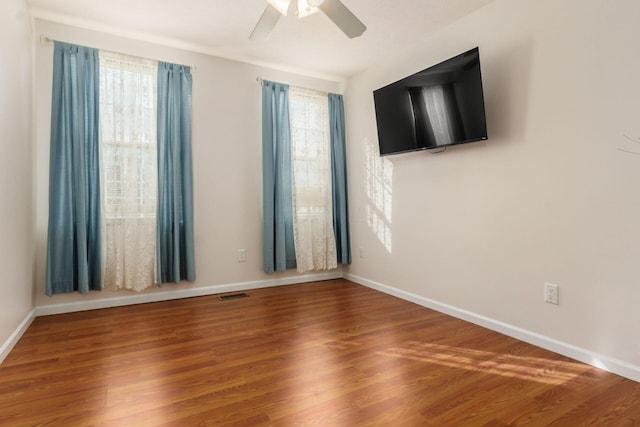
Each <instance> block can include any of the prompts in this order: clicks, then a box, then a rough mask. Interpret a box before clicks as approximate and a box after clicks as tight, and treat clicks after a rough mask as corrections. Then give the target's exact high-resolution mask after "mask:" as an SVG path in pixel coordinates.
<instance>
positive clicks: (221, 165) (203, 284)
mask: <svg viewBox="0 0 640 427" xmlns="http://www.w3.org/2000/svg"><path fill="white" fill-rule="evenodd" d="M36 32H37V34H38V36H39V35H41V34H42V35H45V36H48V37H50V38H53V39H57V40H60V41H66V42H71V43H77V44H82V45H85V46H91V47H96V48H100V49H106V50H112V51H117V52H123V53H128V54H132V55H138V56H143V57H148V58H154V59H159V60H164V61H170V62H176V63H181V64H188V65H195V67H196V70H195V73H194V78H193V80H194V83H193V135H192V147H193V156H194V165H193V168H194V199H195V206H194V208H195V234H196V236H195V250H196V276H197V280H196V282H194V283H192V284H188V283H186V282H183V283H182V284H179V285H174V284H165V285H163V287H162V288H160V289H158V288H154V289H149V290H145V291H144V292H142V293H141V294H136V293H134V292H129V291H122V292H117V293H112V292H107V291H103V292H92V293H90V294H89V295H80V294H66V295H55V296H53V297H47V296H45V295H44V289H45V266H46V239H47V215H48V170H49V139H50V138H49V132H50V116H51V84H52V83H51V75H52V67H53V65H52V58H53V47H52V46H47V45H42V44H40V43H38V46H37V49H36V73H37V74H36V82H35V85H36V105H37V117H36V138H37V148H36V150H37V153H36V157H37V158H36V161H37V190H38V194H37V205H36V206H37V245H38V246H37V291H36V298H37V306H38V313H39V314H46V313H51V312H58V311H66V310H75V309H82V308H92V307H100V306H103V305H112V303H114V301H115V303H116V304H120V303H125V304H126V303H130V302H140V301H143V300H144V301H150V300H153V299H155V298H157V299H164V298H172V297H180V296H188V295H197V294H206V293H216V292H221V291H224V290H228V289H230V287H229V286H227V285H230V286H232V287H233V286H234V285H235V286H236V287H239V288H247V287H251V286H262V285H265V284H276V283H286V282H287V280H289V281H301V280H307V279H312V278H314V279H315V278H318V279H319V278H321V277H325V275H306V276H304V277H301V276H298V275H297V274H296V273H295V270H294V271H289V272H286V273H280V274H265V273H264V272H263V271H262V213H261V209H262V178H261V176H262V175H261V173H262V172H261V167H262V166H261V158H262V152H261V138H262V136H261V135H262V134H261V88H260V86H259V84H258V83H257V81H256V78H257V77H261V78H264V79H268V80H274V81H280V82H285V83H290V84H294V85H300V86H305V87H311V88H315V89H319V90H324V91H333V92H336V91H338V90H339V89H340V87H339V84H338V83H336V82H328V81H322V80H317V79H313V78H308V77H303V76H297V75H292V74H289V73H285V72H280V71H276V70H271V69H267V68H262V67H258V66H253V65H248V64H243V63H239V62H234V61H229V60H225V59H220V58H214V57H211V56H206V55H201V54H195V53H191V52H187V51H183V50H177V49H172V48H166V47H162V46H160V45H155V44H151V43H146V42H138V41H134V40H130V39H126V38H121V37H117V36H114V35H107V34H104V33H98V32H94V31H88V30H84V29H80V28H75V27H70V26H65V25H60V24H55V23H51V22H47V21H40V20H36ZM238 249H246V251H247V261H246V262H244V263H239V262H238V261H237V250H238ZM333 274H334V275H340V274H341V272H340V270H337V271H334V272H333ZM114 298H116V299H117V300H114ZM105 301H106V302H105Z"/></svg>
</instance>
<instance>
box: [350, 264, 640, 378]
mask: <svg viewBox="0 0 640 427" xmlns="http://www.w3.org/2000/svg"><path fill="white" fill-rule="evenodd" d="M343 277H344V278H345V279H347V280H351V281H352V282H355V283H358V284H360V285H363V286H367V287H369V288H372V289H376V290H378V291H380V292H384V293H385V294H389V295H393V296H395V297H398V298H401V299H403V300H406V301H410V302H413V303H415V304H418V305H421V306H423V307H427V308H430V309H432V310H436V311H438V312H441V313H445V314H448V315H450V316H453V317H456V318H458V319H462V320H466V321H468V322H471V323H474V324H476V325H479V326H482V327H485V328H487V329H491V330H493V331H496V332H500V333H502V334H504V335H507V336H510V337H513V338H516V339H519V340H521V341H524V342H527V343H529V344H533V345H536V346H538V347H542V348H544V349H547V350H550V351H553V352H555V353H558V354H562V355H563V356H567V357H570V358H572V359H575V360H578V361H580V362H583V363H586V364H588V365H591V366H594V367H596V368H600V369H604V370H605V371H608V372H612V373H614V374H617V375H620V376H623V377H625V378H628V379H630V380H633V381H637V382H640V366H637V365H633V364H631V363H627V362H624V361H622V360H618V359H615V358H612V357H609V356H605V355H602V354H598V353H595V352H593V351H590V350H587V349H584V348H580V347H577V346H574V345H572V344H568V343H565V342H562V341H558V340H556V339H554V338H550V337H547V336H544V335H541V334H538V333H536V332H532V331H529V330H526V329H523V328H519V327H517V326H513V325H509V324H507V323H504V322H500V321H498V320H495V319H492V318H489V317H486V316H482V315H480V314H476V313H473V312H471V311H467V310H463V309H460V308H457V307H454V306H451V305H448V304H443V303H441V302H438V301H435V300H432V299H429V298H425V297H423V296H420V295H416V294H413V293H411V292H407V291H403V290H401V289H397V288H394V287H392V286H388V285H384V284H382V283H378V282H374V281H372V280H369V279H365V278H364V277H360V276H356V275H354V274H349V273H344V274H343Z"/></svg>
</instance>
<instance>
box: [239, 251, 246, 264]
mask: <svg viewBox="0 0 640 427" xmlns="http://www.w3.org/2000/svg"><path fill="white" fill-rule="evenodd" d="M246 260H247V250H246V249H238V262H245V261H246Z"/></svg>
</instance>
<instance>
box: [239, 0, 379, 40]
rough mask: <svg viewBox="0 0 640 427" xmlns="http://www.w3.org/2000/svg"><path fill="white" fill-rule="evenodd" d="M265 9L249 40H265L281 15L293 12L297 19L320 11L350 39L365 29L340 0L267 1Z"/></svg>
mask: <svg viewBox="0 0 640 427" xmlns="http://www.w3.org/2000/svg"><path fill="white" fill-rule="evenodd" d="M267 3H268V4H267V7H266V9H265V10H264V12H263V13H262V16H261V17H260V19H259V20H258V23H257V24H256V26H255V28H254V29H253V31H252V32H251V35H250V36H249V39H250V40H266V39H267V38H268V37H269V34H271V31H273V29H274V28H275V26H276V24H277V23H278V20H279V19H280V16H281V15H284V16H287V12H289V9H292V10H295V13H296V15H297V16H298V18H304V17H305V16H309V15H312V14H314V13H316V12H318V11H322V12H323V13H324V14H325V15H327V16H328V17H329V19H331V20H332V21H333V23H334V24H336V25H337V26H338V28H340V29H341V30H342V32H343V33H345V34H346V35H347V37H349V38H350V39H352V38H355V37H358V36H360V35H362V33H364V31H365V30H366V29H367V27H366V26H365V25H364V24H363V23H362V22H361V21H360V20H359V19H358V18H357V17H356V16H355V15H354V14H353V13H351V11H350V10H349V9H347V7H346V6H345V5H344V4H342V2H341V1H340V0H293V1H292V0H267Z"/></svg>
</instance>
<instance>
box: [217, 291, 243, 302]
mask: <svg viewBox="0 0 640 427" xmlns="http://www.w3.org/2000/svg"><path fill="white" fill-rule="evenodd" d="M248 296H249V294H247V293H245V292H239V293H237V294H227V295H220V296H219V297H218V299H219V300H220V301H226V300H230V299H236V298H246V297H248Z"/></svg>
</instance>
